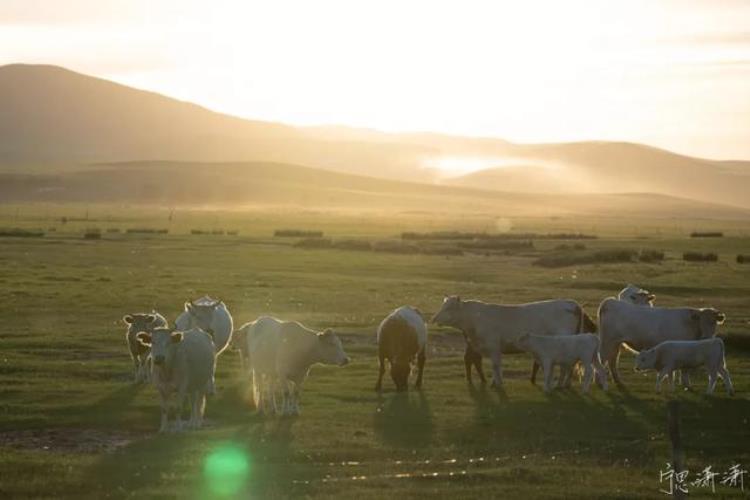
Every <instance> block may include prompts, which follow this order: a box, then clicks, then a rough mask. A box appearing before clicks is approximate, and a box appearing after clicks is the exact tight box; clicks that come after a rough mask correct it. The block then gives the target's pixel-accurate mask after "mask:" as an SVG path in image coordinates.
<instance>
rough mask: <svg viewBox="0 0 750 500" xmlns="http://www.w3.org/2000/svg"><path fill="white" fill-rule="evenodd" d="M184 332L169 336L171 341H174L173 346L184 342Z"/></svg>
mask: <svg viewBox="0 0 750 500" xmlns="http://www.w3.org/2000/svg"><path fill="white" fill-rule="evenodd" d="M182 337H183V335H182V332H172V335H170V336H169V339H170V340H171V341H172V343H173V344H178V343H180V342H182Z"/></svg>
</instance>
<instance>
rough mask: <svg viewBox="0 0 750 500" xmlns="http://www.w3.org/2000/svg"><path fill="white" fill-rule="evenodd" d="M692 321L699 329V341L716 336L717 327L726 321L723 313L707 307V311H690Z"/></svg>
mask: <svg viewBox="0 0 750 500" xmlns="http://www.w3.org/2000/svg"><path fill="white" fill-rule="evenodd" d="M690 319H691V320H693V321H694V322H695V324H696V326H697V327H698V338H699V339H710V338H712V337H713V336H714V335H716V327H717V326H718V325H720V324H722V323H724V320H725V319H726V316H725V315H724V313H723V312H719V311H717V310H716V309H713V308H711V307H707V308H705V309H695V310H692V311H690Z"/></svg>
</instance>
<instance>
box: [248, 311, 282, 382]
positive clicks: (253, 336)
mask: <svg viewBox="0 0 750 500" xmlns="http://www.w3.org/2000/svg"><path fill="white" fill-rule="evenodd" d="M283 324H284V322H283V321H281V320H280V319H276V318H273V317H271V316H261V317H260V318H258V319H256V320H255V321H254V322H253V323H252V324H251V326H250V328H249V329H248V330H247V337H246V339H245V340H246V343H247V352H248V355H249V357H250V359H251V364H252V368H253V370H255V371H258V372H260V373H275V372H276V351H277V350H278V346H279V343H280V341H281V337H280V332H281V325H283Z"/></svg>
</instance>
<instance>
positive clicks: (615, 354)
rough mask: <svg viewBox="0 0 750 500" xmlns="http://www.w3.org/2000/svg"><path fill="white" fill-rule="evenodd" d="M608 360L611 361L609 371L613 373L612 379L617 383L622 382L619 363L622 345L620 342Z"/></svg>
mask: <svg viewBox="0 0 750 500" xmlns="http://www.w3.org/2000/svg"><path fill="white" fill-rule="evenodd" d="M607 362H608V363H609V371H610V372H611V373H612V380H614V381H615V383H616V384H618V385H619V384H622V381H621V380H620V372H619V371H618V366H617V365H618V363H619V362H620V345H619V344H618V345H617V346H616V347H615V348H614V349H613V350H612V352H611V353H610V355H609V358H608V359H607Z"/></svg>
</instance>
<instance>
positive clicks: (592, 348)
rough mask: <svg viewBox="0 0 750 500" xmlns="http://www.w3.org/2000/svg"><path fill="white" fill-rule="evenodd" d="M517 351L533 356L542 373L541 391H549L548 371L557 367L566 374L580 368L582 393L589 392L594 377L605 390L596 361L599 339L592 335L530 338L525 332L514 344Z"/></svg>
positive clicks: (550, 386)
mask: <svg viewBox="0 0 750 500" xmlns="http://www.w3.org/2000/svg"><path fill="white" fill-rule="evenodd" d="M515 344H516V346H518V347H519V348H520V349H522V350H524V351H526V352H529V353H531V354H532V356H534V359H535V360H536V362H537V363H539V364H540V365H542V370H543V371H544V392H550V391H551V390H552V370H553V369H554V367H555V365H559V366H560V370H561V372H564V373H569V372H570V370H571V369H572V368H573V366H574V365H576V364H577V363H579V362H580V363H581V364H582V365H583V368H584V375H583V392H584V394H586V393H588V392H589V388H590V386H591V382H592V380H594V375H596V377H597V379H598V380H599V383H600V384H601V386H602V388H603V389H604V390H605V391H606V390H607V374H606V372H605V371H604V367H603V366H602V364H601V361H600V359H599V337H597V336H596V335H594V334H592V333H580V334H578V335H557V336H550V335H530V334H528V333H525V334H523V335H521V336H520V337H518V339H517V340H516V342H515Z"/></svg>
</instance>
